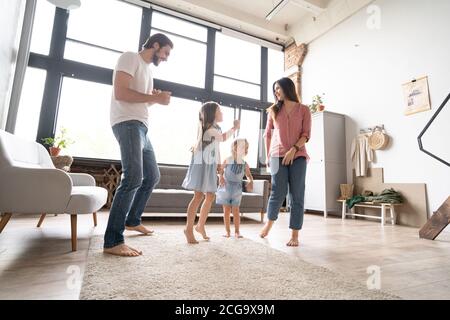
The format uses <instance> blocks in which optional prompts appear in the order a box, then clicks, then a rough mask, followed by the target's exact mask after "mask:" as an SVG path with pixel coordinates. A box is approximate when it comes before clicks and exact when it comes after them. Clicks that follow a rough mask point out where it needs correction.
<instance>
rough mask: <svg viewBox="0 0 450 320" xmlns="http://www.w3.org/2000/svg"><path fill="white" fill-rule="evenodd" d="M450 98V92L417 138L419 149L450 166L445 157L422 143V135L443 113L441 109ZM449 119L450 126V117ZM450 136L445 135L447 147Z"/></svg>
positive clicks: (449, 144) (449, 142)
mask: <svg viewBox="0 0 450 320" xmlns="http://www.w3.org/2000/svg"><path fill="white" fill-rule="evenodd" d="M449 100H450V94H449V95H448V96H447V98H446V99H445V100H444V102H443V103H442V105H441V106H440V107H439V109H438V110H437V111H436V113H435V114H434V115H433V117H432V118H431V120H430V122H428V123H427V125H426V126H425V128H424V129H423V131H422V133H421V134H420V135H419V137H418V138H417V140H418V141H419V149H420V151H422V152H424V153H426V154H427V155H429V156H430V157H432V158H434V159H436V160H437V161H440V162H442V163H443V164H445V165H447V166H448V167H450V163H449V162H448V161H446V160H444V159H442V158H441V157H439V156H438V155H436V154H433V153H431V152H430V151H428V150H426V149H425V148H424V146H423V144H422V137H423V135H424V134H425V133H426V132H427V130H428V129H429V128H430V126H431V125H432V123H433V122H434V120H436V118H437V117H438V115H439V114H440V113H441V111H442V110H443V109H444V107H445V106H446V105H447V103H448V102H449ZM448 120H449V124H448V125H449V126H450V119H448ZM449 138H450V137H444V139H443V141H444V143H447V147H449V148H450V141H449Z"/></svg>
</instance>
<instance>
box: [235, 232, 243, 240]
mask: <svg viewBox="0 0 450 320" xmlns="http://www.w3.org/2000/svg"><path fill="white" fill-rule="evenodd" d="M234 236H235V237H236V238H237V239H241V238H243V236H242V235H241V233H240V232H235V233H234Z"/></svg>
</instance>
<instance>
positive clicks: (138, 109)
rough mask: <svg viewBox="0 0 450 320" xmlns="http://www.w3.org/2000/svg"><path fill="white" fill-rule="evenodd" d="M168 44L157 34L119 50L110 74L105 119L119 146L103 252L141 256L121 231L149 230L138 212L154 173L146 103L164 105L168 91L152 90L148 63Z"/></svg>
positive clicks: (163, 57)
mask: <svg viewBox="0 0 450 320" xmlns="http://www.w3.org/2000/svg"><path fill="white" fill-rule="evenodd" d="M172 48H173V43H172V41H170V39H169V38H168V37H167V36H166V35H164V34H161V33H157V34H154V35H152V36H151V37H150V38H148V40H147V41H146V42H145V44H144V45H143V47H142V51H140V52H139V53H135V52H125V53H123V54H122V55H121V56H120V58H119V60H118V62H117V65H116V67H115V69H114V73H113V87H114V88H113V93H112V97H111V110H110V121H111V126H112V130H113V133H114V136H115V137H116V139H117V141H118V142H119V145H120V155H121V163H122V172H123V174H122V180H121V182H120V185H119V187H118V188H117V190H116V193H115V195H114V200H113V202H112V206H111V210H110V214H109V220H108V226H107V228H106V232H105V238H104V252H106V253H109V254H113V255H118V256H126V257H136V256H139V255H141V254H142V252H141V251H140V250H137V249H134V248H131V247H130V246H127V245H126V244H125V241H124V237H123V232H124V230H125V228H126V229H127V230H132V231H137V232H140V233H143V234H146V235H148V234H151V233H153V231H151V230H149V229H147V228H146V227H145V226H144V225H143V224H142V223H141V215H142V213H143V212H144V208H145V205H146V203H147V201H148V199H149V198H150V195H151V193H152V191H153V188H154V187H155V185H156V184H157V183H158V182H159V179H160V173H159V168H158V165H157V162H156V158H155V153H154V151H153V147H152V144H151V142H150V139H149V138H148V136H147V132H148V107H149V106H151V105H153V104H162V105H168V104H169V102H170V96H171V93H170V92H167V91H160V90H155V89H154V88H153V77H152V72H151V70H150V64H151V63H153V64H154V65H155V66H158V65H159V63H160V62H161V61H167V59H168V57H169V55H170V51H171V50H172Z"/></svg>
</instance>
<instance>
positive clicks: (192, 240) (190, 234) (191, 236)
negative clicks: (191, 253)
mask: <svg viewBox="0 0 450 320" xmlns="http://www.w3.org/2000/svg"><path fill="white" fill-rule="evenodd" d="M183 232H184V235H185V236H186V240H187V242H188V243H189V244H198V241H197V239H195V236H194V232H192V231H191V232H188V231H186V229H185V230H183Z"/></svg>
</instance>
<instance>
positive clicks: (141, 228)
mask: <svg viewBox="0 0 450 320" xmlns="http://www.w3.org/2000/svg"><path fill="white" fill-rule="evenodd" d="M125 229H127V230H129V231H137V232H140V233H142V234H145V235H151V234H152V233H153V232H154V231H153V230H150V229H147V228H146V227H145V226H144V225H143V224H140V225H138V226H136V227H128V226H125Z"/></svg>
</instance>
